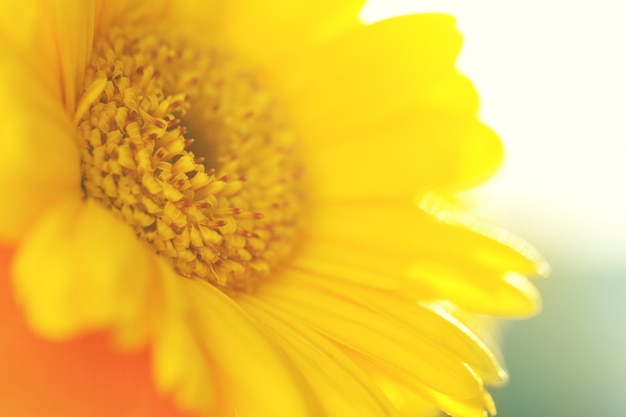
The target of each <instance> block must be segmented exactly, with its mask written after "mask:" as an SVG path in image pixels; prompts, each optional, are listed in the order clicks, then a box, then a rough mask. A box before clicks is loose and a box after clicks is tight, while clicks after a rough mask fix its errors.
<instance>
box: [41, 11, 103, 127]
mask: <svg viewBox="0 0 626 417" xmlns="http://www.w3.org/2000/svg"><path fill="white" fill-rule="evenodd" d="M95 11H96V2H95V0H85V1H80V2H75V1H73V0H54V1H51V2H48V3H47V13H48V15H47V18H48V19H49V20H50V22H52V28H53V36H54V38H55V41H56V46H57V53H58V62H59V66H60V69H61V80H60V81H61V86H62V91H63V101H64V104H65V109H66V111H67V114H68V115H69V116H70V117H72V116H73V115H74V111H75V110H76V97H77V95H78V92H79V91H80V89H81V87H82V80H83V74H84V73H85V67H86V65H87V61H88V60H89V58H90V57H91V48H92V45H93V37H94V28H95V23H94V22H95Z"/></svg>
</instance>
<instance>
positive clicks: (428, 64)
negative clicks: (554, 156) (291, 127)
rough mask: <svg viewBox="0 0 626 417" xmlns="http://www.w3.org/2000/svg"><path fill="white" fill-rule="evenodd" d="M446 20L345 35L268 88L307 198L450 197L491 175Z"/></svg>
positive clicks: (491, 149)
mask: <svg viewBox="0 0 626 417" xmlns="http://www.w3.org/2000/svg"><path fill="white" fill-rule="evenodd" d="M459 48H460V36H459V34H458V32H457V31H456V29H455V27H454V20H453V19H452V18H450V17H449V16H442V15H413V16H404V17H400V18H395V19H390V20H386V21H382V22H379V23H376V24H373V25H371V26H364V27H360V28H358V29H355V30H353V31H351V32H349V33H347V34H346V35H344V36H342V37H339V38H337V39H335V40H333V41H332V42H329V43H328V44H324V45H323V46H320V47H318V48H317V49H315V50H313V51H311V52H309V53H308V54H307V56H303V57H301V59H299V60H298V59H297V58H298V57H296V58H294V62H293V63H290V64H288V65H285V66H284V67H283V68H284V71H283V73H280V74H279V75H278V76H277V78H278V79H279V80H280V83H279V84H277V88H278V89H280V90H281V91H282V92H283V95H284V98H285V101H286V107H287V109H288V110H289V111H290V112H291V116H292V119H293V122H294V124H295V126H296V131H297V133H298V134H299V136H300V139H301V145H302V149H303V152H304V154H305V155H307V170H308V173H309V176H310V178H312V179H313V180H311V192H312V193H315V195H316V197H317V198H320V199H323V200H324V201H325V200H331V201H333V200H338V199H346V198H352V197H362V196H376V197H397V196H404V197H405V198H410V197H411V196H413V195H414V194H416V193H417V192H419V191H423V190H427V189H435V190H441V191H458V190H461V189H465V188H467V187H469V186H472V185H475V184H476V183H477V182H480V181H482V180H484V179H485V178H486V177H488V176H489V175H491V174H492V173H493V172H494V171H495V169H496V168H497V167H498V166H499V164H500V160H501V157H502V146H501V143H500V141H499V139H498V137H497V136H496V135H495V134H494V133H493V131H491V130H490V129H489V128H487V127H486V126H484V125H483V124H481V123H480V122H479V121H478V120H477V118H476V112H477V108H478V96H477V94H476V92H475V89H474V87H473V85H472V84H471V82H469V81H468V80H467V78H465V77H463V76H462V75H460V74H459V73H458V72H457V70H456V68H455V66H454V60H455V57H456V55H457V53H458V50H459Z"/></svg>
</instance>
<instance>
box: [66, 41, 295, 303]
mask: <svg viewBox="0 0 626 417" xmlns="http://www.w3.org/2000/svg"><path fill="white" fill-rule="evenodd" d="M259 78H260V77H259V75H258V74H256V73H255V72H253V71H250V70H249V69H248V68H246V67H245V66H243V65H241V63H240V62H239V61H237V60H236V59H233V58H231V57H229V56H227V55H225V54H224V53H222V52H221V51H219V50H218V49H217V48H212V49H209V50H206V49H205V50H195V49H194V48H192V47H190V46H189V44H188V43H186V42H184V41H182V40H173V39H167V40H165V39H163V38H161V37H159V36H157V35H151V34H148V35H146V34H142V33H140V32H139V31H138V30H137V29H132V30H122V29H116V30H112V31H111V32H110V34H109V36H108V37H107V38H105V39H99V40H97V41H96V43H95V48H94V53H93V58H92V60H91V63H90V65H89V67H88V69H87V71H86V74H85V87H84V91H83V93H82V97H80V98H79V105H78V108H79V109H80V114H77V119H79V120H78V121H77V125H78V131H79V137H80V149H81V169H82V187H83V190H84V193H85V197H86V198H91V199H94V200H97V201H99V202H100V203H101V204H103V205H104V206H105V207H107V208H108V209H109V210H111V211H112V212H113V213H114V214H115V215H117V216H118V217H120V218H121V219H123V220H124V221H125V222H126V223H128V224H129V225H130V226H131V227H132V228H133V229H134V231H135V233H136V234H137V236H138V237H139V238H140V239H142V240H144V241H145V242H147V243H148V244H150V245H151V246H152V248H153V249H154V251H155V252H156V253H157V254H159V255H161V256H163V257H164V258H166V259H167V260H169V262H170V263H171V264H172V266H173V267H174V268H175V269H176V271H178V272H179V273H180V274H181V275H183V276H185V277H188V278H198V279H204V280H207V281H210V282H211V283H213V284H214V285H216V286H217V287H219V288H221V289H223V290H230V291H232V290H245V289H249V288H250V287H251V286H252V285H253V284H254V283H255V282H256V281H258V278H260V277H261V276H262V275H265V274H267V273H268V272H269V271H270V269H271V268H272V267H274V266H276V264H277V263H278V262H280V261H281V260H282V259H284V258H285V257H286V256H287V255H288V254H289V253H290V251H291V247H292V242H293V238H294V235H295V233H296V230H297V222H298V217H299V206H300V200H301V198H300V194H299V184H298V176H299V172H300V168H299V166H298V164H297V159H296V158H295V156H294V146H293V138H292V135H291V132H290V131H289V130H288V129H287V128H285V124H284V122H283V121H282V120H281V119H280V114H279V112H278V110H277V106H276V104H275V102H274V100H273V98H272V96H271V95H270V94H268V92H267V91H266V90H264V89H263V87H262V84H261V82H260V79H259ZM191 136H194V137H193V138H192V137H191Z"/></svg>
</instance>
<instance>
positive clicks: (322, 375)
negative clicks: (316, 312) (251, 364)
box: [238, 296, 395, 417]
mask: <svg viewBox="0 0 626 417" xmlns="http://www.w3.org/2000/svg"><path fill="white" fill-rule="evenodd" d="M238 300H239V302H240V303H241V304H242V306H243V307H244V308H245V309H246V310H247V311H248V312H250V314H251V315H253V316H254V317H255V318H256V319H257V320H259V321H260V322H261V323H263V324H264V325H265V328H266V330H267V332H268V334H270V335H271V336H272V337H273V338H275V340H276V341H277V343H279V344H280V346H281V347H282V348H283V349H284V350H285V352H287V354H289V356H290V357H291V358H292V360H293V361H294V363H296V364H297V366H298V369H299V371H300V372H302V374H303V376H304V378H306V380H307V382H308V383H309V384H310V386H311V389H312V390H313V392H314V394H315V396H316V397H317V398H321V399H323V401H322V402H321V404H320V405H321V407H322V410H323V412H322V413H321V414H320V415H328V416H344V417H349V416H354V417H365V416H388V415H395V413H394V411H393V410H392V409H391V407H390V404H389V402H388V401H387V400H386V399H385V398H384V396H383V395H382V393H381V392H380V391H378V389H377V387H376V386H375V385H373V384H372V383H371V381H370V378H369V376H368V375H366V374H364V373H363V371H362V370H361V369H359V368H358V367H357V366H355V364H354V363H352V362H351V361H350V359H349V358H347V357H346V356H345V355H344V354H342V352H341V351H339V350H338V349H337V348H336V347H335V346H334V345H333V344H331V343H330V342H329V341H328V340H326V339H325V338H323V337H322V336H321V335H319V334H318V333H316V332H315V331H313V330H312V329H311V328H310V327H309V326H308V325H307V324H306V323H305V322H303V321H301V320H299V319H297V318H295V317H294V316H291V315H287V316H285V315H284V314H283V313H282V312H281V311H280V310H278V309H276V308H275V307H274V306H272V305H271V304H270V303H267V302H265V301H264V300H263V299H260V298H259V297H255V296H243V297H238Z"/></svg>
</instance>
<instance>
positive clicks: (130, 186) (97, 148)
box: [0, 0, 545, 416]
mask: <svg viewBox="0 0 626 417" xmlns="http://www.w3.org/2000/svg"><path fill="white" fill-rule="evenodd" d="M360 6H361V5H360V2H356V1H344V2H330V1H329V2H309V1H296V2H290V3H285V2H279V1H267V2H263V4H262V5H261V2H251V1H244V0H234V1H229V2H224V3H222V2H206V3H200V2H194V1H187V0H185V1H181V2H176V3H169V2H156V3H144V2H139V1H131V2H121V1H120V2H117V1H110V2H104V1H87V2H83V3H81V4H78V5H77V4H74V3H71V4H70V2H67V1H63V0H58V1H51V2H43V1H42V2H32V4H29V5H28V6H26V5H23V6H20V7H18V8H16V9H15V10H10V12H11V13H8V15H10V16H12V19H11V20H9V19H6V18H4V19H3V20H1V21H0V39H2V42H3V44H4V45H6V47H5V50H6V51H5V52H6V53H3V54H2V57H0V91H1V94H2V95H1V96H2V97H3V105H2V108H1V109H2V112H3V113H4V115H5V117H4V121H3V123H2V125H1V126H0V135H1V139H0V141H1V142H0V191H1V192H2V195H3V196H4V199H5V202H4V203H3V216H1V217H0V239H1V241H2V243H3V244H4V245H5V247H6V248H7V249H6V250H5V251H3V256H4V257H5V259H4V260H3V265H6V266H9V265H10V271H9V269H8V268H5V270H6V271H7V272H8V273H7V275H8V276H7V277H6V278H3V283H2V285H3V286H5V287H3V288H6V290H5V291H2V293H3V294H4V297H5V299H4V302H3V305H4V308H5V309H6V311H5V312H4V314H3V315H2V316H3V317H4V320H6V321H7V322H8V323H13V324H11V325H10V326H9V325H5V326H3V328H4V329H5V330H4V331H5V332H7V333H6V335H11V337H13V338H14V342H13V343H12V344H11V345H10V346H11V347H7V348H6V349H7V352H8V354H7V355H5V356H4V357H5V359H4V360H3V361H5V363H3V364H2V369H3V370H4V371H5V372H3V375H5V376H4V378H5V379H4V380H3V381H2V382H1V384H0V388H1V389H3V390H5V392H8V393H9V394H10V398H13V400H12V402H8V403H7V404H8V405H5V406H4V407H5V409H3V411H6V412H9V414H11V413H10V412H13V411H15V409H16V408H18V407H19V409H20V410H25V411H24V413H25V414H29V413H40V412H43V411H42V410H44V409H45V408H49V407H63V408H64V410H66V411H61V414H62V415H81V413H83V414H84V413H85V412H86V411H85V408H82V407H84V406H85V404H87V407H89V406H90V404H89V402H88V401H86V400H84V399H82V400H77V401H67V397H63V395H67V393H63V390H60V393H59V392H58V390H57V391H55V389H52V390H50V392H48V390H47V389H45V387H46V384H47V383H48V382H49V381H48V380H46V379H45V378H46V377H45V375H48V376H47V378H51V377H52V378H59V377H62V376H60V374H59V372H61V373H62V372H63V371H60V370H59V369H58V368H54V366H52V367H51V365H50V364H51V363H52V362H54V363H56V364H59V363H60V364H61V365H62V369H76V366H77V364H78V365H79V367H80V366H86V367H87V368H85V369H94V370H95V371H94V372H95V373H96V374H95V375H94V378H97V379H102V382H93V381H92V382H93V384H94V386H87V387H86V388H80V389H82V390H84V391H81V392H82V393H83V397H84V398H90V401H93V398H94V397H93V392H105V390H106V392H107V395H106V396H105V398H106V401H104V403H106V404H107V405H106V406H98V407H96V409H97V411H94V410H91V411H90V414H91V415H97V413H98V412H102V413H103V414H102V415H138V414H132V413H134V412H138V413H141V412H146V413H153V414H158V413H165V414H164V415H168V413H174V412H176V411H175V410H185V411H188V412H190V413H192V414H195V415H219V416H222V415H224V416H229V415H242V416H245V415H251V416H279V415H289V416H308V415H311V416H318V415H328V416H335V415H359V416H370V415H371V416H383V415H385V416H387V415H398V414H399V413H400V414H407V415H408V414H409V413H428V412H431V411H432V410H435V409H441V410H443V411H445V412H448V413H451V414H454V415H459V416H481V415H483V413H484V411H485V410H487V411H489V412H493V411H494V407H493V404H492V402H491V400H490V397H489V395H488V394H487V392H486V391H485V388H484V383H488V384H497V383H501V382H502V381H504V380H505V379H506V373H505V371H504V369H503V368H502V366H501V365H500V362H499V355H498V353H497V348H496V346H495V345H494V344H493V342H491V341H490V339H489V337H488V335H487V334H486V332H485V331H484V330H481V329H482V326H481V320H480V319H478V316H477V314H490V315H499V316H524V315H528V314H531V313H533V312H534V311H535V310H536V308H537V304H538V296H537V294H536V291H535V290H534V288H533V287H532V285H531V284H530V283H529V282H528V281H527V280H526V278H524V276H526V275H536V274H540V273H542V272H544V269H545V266H544V264H543V261H542V260H541V258H539V256H538V255H537V254H536V253H535V252H534V251H533V250H532V248H530V247H529V246H528V245H527V244H525V243H524V242H522V241H520V240H519V239H517V238H514V237H512V236H511V235H509V234H508V233H506V232H504V231H502V230H500V229H497V228H495V227H493V226H488V225H486V224H484V223H482V222H479V221H477V220H475V219H474V218H473V217H471V216H469V215H468V214H466V213H465V212H463V211H462V210H461V209H460V208H458V207H457V205H456V204H455V203H454V194H455V193H456V192H458V191H461V190H464V189H467V188H468V187H471V186H472V185H474V184H476V183H478V182H480V181H482V180H483V179H485V178H486V177H488V176H489V175H490V174H491V173H492V172H493V171H494V170H495V169H496V168H497V166H498V163H499V160H500V156H501V146H500V143H499V140H498V138H497V136H496V135H495V134H494V133H493V132H492V131H491V130H490V129H489V128H487V127H486V126H484V125H483V124H482V123H480V122H479V121H478V120H477V118H476V110H477V96H476V94H475V91H474V89H473V87H472V85H471V83H470V82H469V81H468V80H467V79H466V78H464V77H463V76H461V75H460V74H459V73H458V72H457V70H456V69H455V67H454V59H455V56H456V54H457V53H458V49H459V45H460V37H459V35H458V33H457V32H456V30H455V29H454V22H453V20H452V19H451V18H449V17H447V16H443V15H414V16H405V17H400V18H396V19H391V20H387V21H383V22H379V23H376V24H373V25H369V26H364V25H362V24H360V23H359V22H358V21H357V19H356V16H357V12H358V10H359V7H360ZM12 7H15V6H12ZM13 18H15V19H13ZM9 294H13V296H9ZM12 297H14V299H15V301H13V299H12ZM22 316H23V317H25V320H26V323H27V325H24V324H23V323H21V322H20V320H21V317H22ZM15 323H18V324H15ZM31 332H34V335H33V334H31ZM16 346H18V347H19V348H16ZM108 349H113V350H120V351H121V352H120V353H119V354H114V353H111V352H108ZM51 352H52V353H51ZM68 352H71V353H70V354H68ZM133 352H135V353H133ZM137 352H139V353H137ZM57 354H58V355H61V356H55V355H57ZM11 355H12V356H13V357H16V358H17V359H16V360H18V361H22V362H19V363H20V364H22V363H23V361H26V360H28V361H29V363H33V364H36V366H34V367H32V369H31V368H30V367H22V366H21V365H20V366H15V365H13V364H14V363H16V362H15V360H13V359H11V358H10V357H11ZM68 355H71V357H72V358H73V359H71V360H68ZM7 357H9V362H10V363H7V362H6V358H7ZM59 357H61V358H64V359H61V360H60V359H59ZM148 361H149V363H148ZM81 364H82V365H81ZM103 368H104V369H103ZM148 368H149V370H148ZM119 369H124V371H123V373H121V372H118V371H119ZM67 372H68V375H71V374H72V373H71V372H70V371H67ZM78 373H80V372H78ZM146 375H147V376H146ZM42 376H43V377H42ZM83 377H84V376H83ZM20 378H22V380H28V379H29V378H30V380H29V384H30V385H28V386H29V387H31V388H33V389H32V390H31V391H29V392H28V396H29V397H32V398H35V401H30V402H26V401H25V398H26V397H20V396H19V395H17V394H16V393H15V391H16V387H17V391H23V389H25V387H26V385H24V386H21V385H20V383H14V381H15V380H20ZM37 378H39V383H33V381H34V380H35V379H37ZM42 378H43V379H42ZM134 378H136V380H137V382H136V383H135V379H134ZM9 379H11V380H9ZM42 381H43V382H42ZM119 381H132V384H130V387H131V388H128V387H127V386H126V385H124V384H121V386H122V387H127V388H124V389H120V383H119ZM9 382H11V383H9ZM68 384H70V382H69V381H68ZM61 386H64V384H61ZM113 387H116V388H113ZM109 389H110V390H111V397H108V393H109ZM129 389H130V390H131V391H133V390H137V394H136V393H135V391H133V393H132V394H131V393H129ZM7 390H8V391H7ZM157 392H158V393H161V395H163V396H164V397H167V398H171V399H172V403H167V402H165V403H164V402H163V401H165V400H163V398H161V399H159V400H153V398H154V397H155V396H157V397H158V395H157V394H156V393H157ZM51 393H56V394H54V395H53V394H51ZM115 393H117V394H115ZM61 398H65V399H63V400H62V399H61ZM1 407H2V406H0V409H2V408H1ZM11 407H13V408H11ZM81 410H82V411H81ZM137 410H144V411H137ZM146 410H150V411H146ZM181 412H182V411H181ZM72 413H74V414H72ZM94 413H96V414H94ZM124 413H127V414H124ZM141 415H143V414H141Z"/></svg>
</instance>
